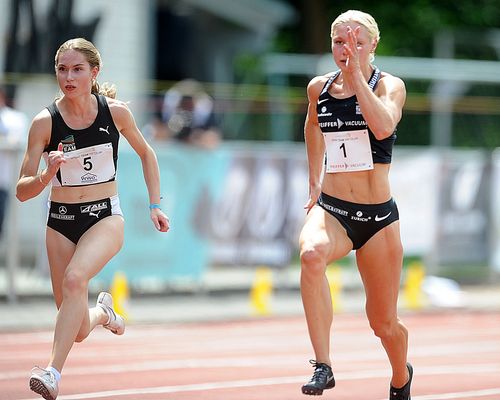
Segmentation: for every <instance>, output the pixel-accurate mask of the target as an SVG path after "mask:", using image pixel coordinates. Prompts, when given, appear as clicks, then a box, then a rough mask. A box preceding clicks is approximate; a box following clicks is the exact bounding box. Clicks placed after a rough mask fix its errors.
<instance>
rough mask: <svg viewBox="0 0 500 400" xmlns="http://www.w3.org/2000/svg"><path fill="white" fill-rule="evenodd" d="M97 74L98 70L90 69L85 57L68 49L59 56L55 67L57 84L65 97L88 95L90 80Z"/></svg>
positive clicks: (90, 86) (90, 85)
mask: <svg viewBox="0 0 500 400" xmlns="http://www.w3.org/2000/svg"><path fill="white" fill-rule="evenodd" d="M98 72H99V70H98V68H97V67H94V68H91V67H90V64H89V63H88V61H87V60H86V58H85V56H84V55H83V54H82V53H80V52H79V51H77V50H72V49H70V50H66V51H65V52H63V53H61V54H59V59H58V60H57V65H56V76H57V83H58V84H59V87H60V88H61V91H62V92H63V93H64V95H65V96H71V97H72V96H76V95H80V94H88V93H90V91H91V88H92V80H93V79H95V78H96V77H97V73H98Z"/></svg>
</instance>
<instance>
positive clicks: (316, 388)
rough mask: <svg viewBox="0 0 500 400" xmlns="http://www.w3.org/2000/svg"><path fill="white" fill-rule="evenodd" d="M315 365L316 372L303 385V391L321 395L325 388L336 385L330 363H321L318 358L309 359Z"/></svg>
mask: <svg viewBox="0 0 500 400" xmlns="http://www.w3.org/2000/svg"><path fill="white" fill-rule="evenodd" d="M309 362H310V363H311V364H312V366H313V367H314V374H313V376H312V378H311V380H310V381H309V382H307V383H306V384H305V385H304V386H302V393H304V394H310V395H313V396H320V395H322V394H323V390H325V389H331V388H333V387H334V386H335V378H334V377H333V372H332V368H331V367H330V366H329V365H328V364H324V363H319V362H317V361H316V360H310V361H309Z"/></svg>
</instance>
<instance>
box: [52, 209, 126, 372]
mask: <svg viewBox="0 0 500 400" xmlns="http://www.w3.org/2000/svg"><path fill="white" fill-rule="evenodd" d="M54 235H59V234H58V233H57V232H55V231H51V232H49V230H48V232H47V249H48V252H49V260H51V261H54V260H55V267H54V268H52V264H51V269H53V272H52V277H53V286H54V296H55V298H56V302H57V304H58V307H59V312H58V314H57V321H56V327H55V333H54V344H53V349H52V356H51V359H50V362H49V366H52V367H54V368H56V369H57V370H58V371H61V370H62V368H63V365H64V363H65V361H66V358H67V356H68V353H69V351H70V350H71V347H72V346H73V343H74V342H75V341H81V340H83V339H84V338H85V337H86V336H87V335H88V334H89V333H90V332H91V331H92V329H94V327H95V326H96V325H98V324H102V323H105V322H106V321H107V316H106V314H105V312H104V311H103V310H100V309H91V311H90V312H89V311H88V282H89V281H90V279H91V278H92V277H94V276H95V275H96V274H97V273H98V272H99V271H100V270H101V269H102V268H103V267H104V266H105V265H106V263H107V262H108V261H109V260H110V259H111V258H112V257H113V256H114V255H115V254H116V253H117V252H118V251H119V250H120V248H121V246H122V243H123V219H122V218H121V217H120V216H110V217H107V218H105V219H103V220H102V221H99V223H97V224H95V225H94V226H93V227H92V228H90V229H89V230H88V231H87V232H86V233H85V234H84V235H83V236H82V237H81V238H80V240H79V242H78V244H77V245H76V247H75V248H74V253H73V255H72V256H71V257H70V260H69V262H68V263H67V266H66V268H65V269H64V271H62V269H63V268H61V266H62V265H63V263H64V261H66V259H67V256H68V253H67V252H63V253H64V254H63V256H57V252H59V251H60V249H59V248H58V246H57V244H60V243H61V240H60V238H58V239H59V240H58V239H54ZM56 238H57V237H56ZM58 283H59V285H58V286H57V287H56V285H57V284H58Z"/></svg>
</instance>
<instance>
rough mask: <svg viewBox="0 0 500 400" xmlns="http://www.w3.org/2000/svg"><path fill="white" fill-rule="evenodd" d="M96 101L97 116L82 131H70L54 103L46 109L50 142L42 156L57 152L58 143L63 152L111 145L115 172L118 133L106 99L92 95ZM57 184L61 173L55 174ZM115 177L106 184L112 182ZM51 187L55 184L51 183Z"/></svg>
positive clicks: (59, 181)
mask: <svg viewBox="0 0 500 400" xmlns="http://www.w3.org/2000/svg"><path fill="white" fill-rule="evenodd" d="M94 95H95V96H96V99H97V116H96V119H95V120H94V122H93V123H92V125H90V126H89V127H88V128H84V129H71V128H70V127H69V126H68V125H66V123H65V122H64V119H63V118H62V116H61V113H60V112H59V109H58V108H57V106H56V102H55V101H54V102H53V103H52V104H51V105H50V106H48V107H47V109H48V110H49V112H50V115H51V117H52V130H51V133H50V142H49V144H48V145H47V147H45V149H44V155H47V154H48V153H49V152H51V151H55V150H57V147H58V146H59V143H62V144H63V151H64V152H67V151H73V150H79V149H84V148H87V147H92V146H96V145H100V144H106V143H111V144H112V146H113V162H114V166H115V171H116V167H117V163H118V141H119V138H120V133H119V132H118V129H117V128H116V126H115V123H114V121H113V117H112V116H111V111H110V110H109V106H108V102H107V101H106V97H105V96H102V95H97V94H94ZM56 177H57V183H59V185H61V173H60V171H58V172H57V175H56ZM114 180H115V177H113V178H111V179H109V181H108V182H110V181H114ZM53 185H56V182H54V181H53Z"/></svg>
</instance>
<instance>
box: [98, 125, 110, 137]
mask: <svg viewBox="0 0 500 400" xmlns="http://www.w3.org/2000/svg"><path fill="white" fill-rule="evenodd" d="M108 129H109V125H108V126H107V127H106V129H104V128H101V127H99V132H106V133H107V134H108V135H109V131H108Z"/></svg>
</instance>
